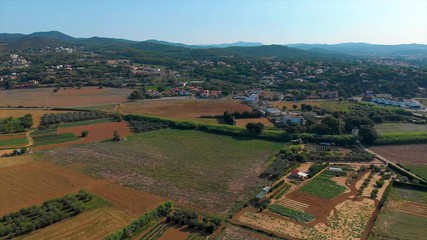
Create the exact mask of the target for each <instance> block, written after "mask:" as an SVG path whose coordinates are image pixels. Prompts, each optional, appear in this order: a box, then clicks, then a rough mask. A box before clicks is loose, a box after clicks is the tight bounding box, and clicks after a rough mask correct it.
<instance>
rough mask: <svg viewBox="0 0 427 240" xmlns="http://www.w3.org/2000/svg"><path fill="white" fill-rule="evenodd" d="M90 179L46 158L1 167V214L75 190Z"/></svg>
mask: <svg viewBox="0 0 427 240" xmlns="http://www.w3.org/2000/svg"><path fill="white" fill-rule="evenodd" d="M91 181H93V180H92V179H91V178H90V177H89V176H85V175H83V174H79V173H75V172H72V171H69V170H65V169H62V168H60V167H57V166H55V165H52V164H49V163H44V162H34V163H29V164H23V165H15V166H11V167H5V168H0V182H1V184H2V187H1V191H0V206H1V208H0V215H4V214H6V213H9V212H14V211H17V210H19V209H21V208H24V207H30V206H33V205H37V204H41V203H43V202H44V201H46V200H49V199H52V198H57V197H62V196H64V195H66V194H69V193H76V192H78V191H79V190H80V189H82V188H84V187H85V186H86V185H87V184H88V183H89V182H91Z"/></svg>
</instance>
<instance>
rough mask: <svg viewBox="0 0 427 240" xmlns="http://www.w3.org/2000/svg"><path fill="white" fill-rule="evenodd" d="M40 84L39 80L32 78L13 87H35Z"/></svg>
mask: <svg viewBox="0 0 427 240" xmlns="http://www.w3.org/2000/svg"><path fill="white" fill-rule="evenodd" d="M39 84H40V82H39V81H36V80H30V81H28V82H26V83H21V84H14V85H13V86H12V88H33V87H37V86H38V85H39Z"/></svg>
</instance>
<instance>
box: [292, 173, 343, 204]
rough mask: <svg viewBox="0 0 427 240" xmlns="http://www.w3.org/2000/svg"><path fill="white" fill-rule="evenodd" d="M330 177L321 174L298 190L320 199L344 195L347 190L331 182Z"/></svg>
mask: <svg viewBox="0 0 427 240" xmlns="http://www.w3.org/2000/svg"><path fill="white" fill-rule="evenodd" d="M332 177H333V176H332V175H329V174H325V173H322V174H320V175H319V176H316V177H315V178H314V179H312V180H311V181H310V182H308V183H307V184H306V185H304V186H303V187H301V188H300V190H301V191H303V192H306V193H309V194H312V195H315V196H318V197H321V198H327V199H332V198H334V197H337V196H339V195H340V194H342V193H344V192H345V190H347V188H346V187H344V186H341V185H338V184H337V183H336V182H334V181H332V180H331V178H332Z"/></svg>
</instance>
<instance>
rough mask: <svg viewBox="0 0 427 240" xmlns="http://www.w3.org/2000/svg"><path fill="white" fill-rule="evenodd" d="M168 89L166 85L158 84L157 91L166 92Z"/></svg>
mask: <svg viewBox="0 0 427 240" xmlns="http://www.w3.org/2000/svg"><path fill="white" fill-rule="evenodd" d="M165 90H166V89H165V87H164V86H158V87H157V91H158V92H164V91H165Z"/></svg>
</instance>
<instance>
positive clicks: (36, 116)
mask: <svg viewBox="0 0 427 240" xmlns="http://www.w3.org/2000/svg"><path fill="white" fill-rule="evenodd" d="M0 92H1V90H0ZM0 96H1V95H0ZM64 112H65V111H55V110H43V109H0V119H2V118H7V117H23V116H24V115H26V114H31V115H32V116H33V122H34V124H33V127H37V126H38V125H39V124H40V119H41V117H42V116H43V115H44V114H49V113H54V114H55V113H64Z"/></svg>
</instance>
